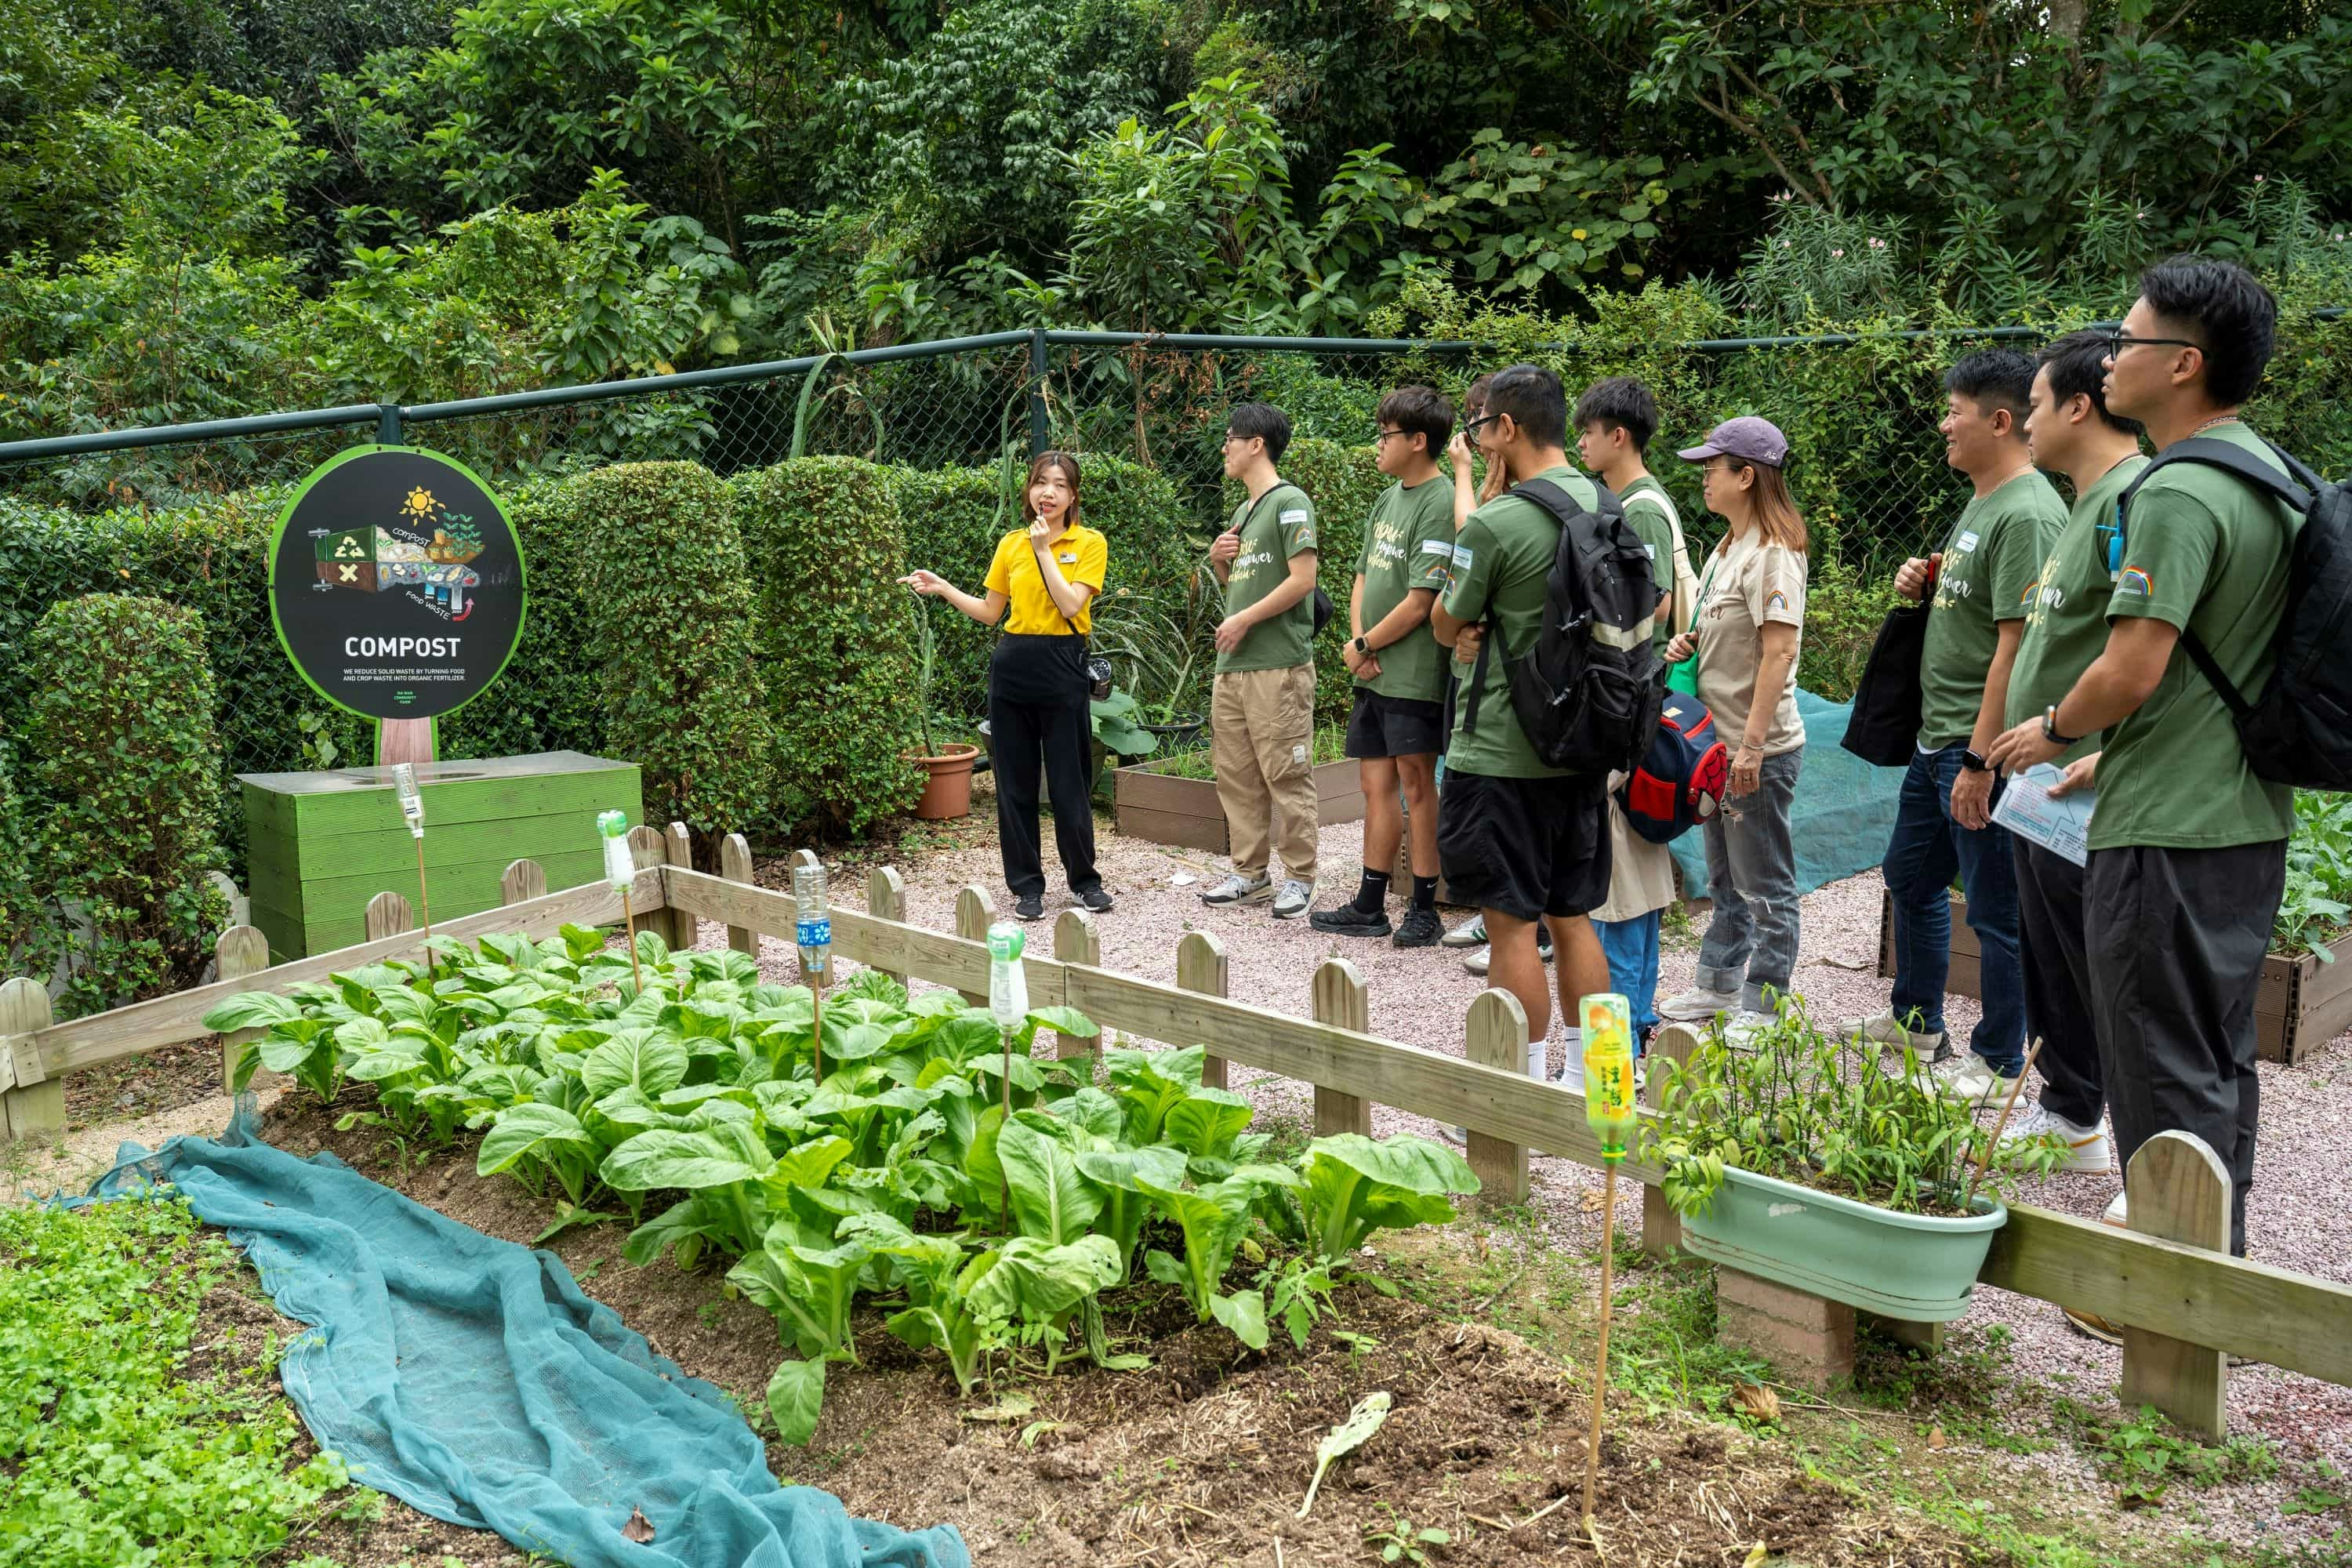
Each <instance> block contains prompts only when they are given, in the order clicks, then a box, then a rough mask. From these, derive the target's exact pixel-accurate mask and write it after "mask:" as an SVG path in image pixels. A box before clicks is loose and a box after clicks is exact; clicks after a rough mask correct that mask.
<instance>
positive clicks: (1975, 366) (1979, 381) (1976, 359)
mask: <svg viewBox="0 0 2352 1568" xmlns="http://www.w3.org/2000/svg"><path fill="white" fill-rule="evenodd" d="M1944 390H1945V391H1946V392H1953V393H1958V395H1960V396H1962V397H1966V398H1970V399H1972V400H1974V402H1975V403H1976V405H1977V406H1978V407H1979V408H1982V409H1984V410H1986V411H1987V412H1988V413H1989V412H1990V411H1991V410H1993V409H1995V408H2006V409H2008V410H2009V416H2010V419H2011V422H2012V423H2014V424H2015V426H2017V435H2018V438H2019V439H2020V440H2022V439H2024V437H2025V412H2026V408H2027V406H2028V405H2030V404H2031V402H2032V397H2033V362H2032V360H2030V359H2027V358H2026V357H2025V356H2024V355H2023V354H2021V353H2018V352H2017V351H2016V350H2015V349H1979V350H1978V351H1977V352H1976V353H1972V354H1964V355H1962V356H1961V357H1960V362H1959V363H1958V364H1955V365H1954V366H1952V368H1951V369H1949V370H1948V371H1946V372H1945V373H1944Z"/></svg>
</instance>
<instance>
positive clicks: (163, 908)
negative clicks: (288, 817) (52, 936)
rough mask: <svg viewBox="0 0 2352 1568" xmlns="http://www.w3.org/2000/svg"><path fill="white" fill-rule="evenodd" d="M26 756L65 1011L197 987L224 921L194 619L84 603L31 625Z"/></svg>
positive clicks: (208, 728)
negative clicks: (215, 873) (211, 879)
mask: <svg viewBox="0 0 2352 1568" xmlns="http://www.w3.org/2000/svg"><path fill="white" fill-rule="evenodd" d="M26 674H27V677H28V678H29V679H30V681H31V685H32V690H31V693H30V696H29V697H28V699H27V700H26V710H25V720H24V725H25V730H24V735H25V742H24V749H25V752H26V756H27V758H28V760H29V762H30V764H31V765H30V770H29V771H30V775H31V778H30V783H31V786H32V793H33V794H34V795H35V796H36V798H37V809H38V810H39V811H40V813H41V814H42V818H43V820H42V826H41V830H40V834H39V837H38V838H37V841H36V843H35V846H34V855H33V859H34V864H35V865H36V866H37V868H38V869H37V873H36V885H37V887H39V888H40V889H42V892H43V895H44V896H45V897H46V898H47V899H49V900H54V901H55V903H56V905H57V906H58V910H59V915H60V919H59V926H58V941H59V942H60V945H61V946H62V948H63V952H64V957H65V960H66V964H67V980H66V988H65V991H64V994H62V995H61V996H60V997H59V999H58V1006H59V1010H60V1011H61V1012H63V1013H65V1014H66V1015H68V1016H72V1015H76V1014H80V1013H89V1012H97V1011H100V1010H102V1009H104V1008H107V1007H111V1006H114V1005H118V1004H119V1003H122V1002H127V1001H131V1000H134V999H136V998H138V997H141V996H148V995H152V994H155V993H157V992H159V991H165V990H170V989H173V987H175V986H178V985H182V984H189V983H191V982H193V981H194V978H195V975H196V973H197V971H198V970H199V969H201V968H202V967H203V965H204V962H205V959H206V958H207V957H209V956H210V949H211V943H212V938H213V937H214V935H215V933H217V932H218V931H219V930H220V928H221V926H222V924H223V923H224V922H223V918H222V917H223V916H224V915H225V914H226V912H227V911H226V907H225V905H224V902H223V900H222V899H221V897H220V895H219V893H217V892H216V891H215V890H214V889H212V888H211V887H210V886H209V885H208V884H207V883H206V881H205V873H206V872H208V871H210V870H212V869H214V868H215V867H217V866H218V865H219V863H220V852H219V850H218V848H217V847H216V844H217V840H218V837H219V831H220V820H219V818H220V773H219V771H218V770H219V762H218V759H219V756H220V742H219V740H218V739H217V737H216V736H215V733H214V730H213V705H214V695H213V670H212V664H211V662H210V661H209V660H208V659H206V658H205V633H204V618H203V617H202V616H199V615H198V614H196V613H195V612H194V611H193V610H185V609H181V608H179V607H178V606H176V605H167V604H165V603H163V601H161V600H158V599H150V598H144V597H140V596H137V595H129V594H92V595H88V596H86V597H83V598H79V599H66V600H62V601H60V602H59V603H58V604H57V605H53V606H51V608H50V610H49V613H48V614H47V615H46V616H42V617H41V622H40V624H39V625H38V626H36V627H34V628H33V635H32V637H31V639H30V642H29V646H28V647H27V648H26Z"/></svg>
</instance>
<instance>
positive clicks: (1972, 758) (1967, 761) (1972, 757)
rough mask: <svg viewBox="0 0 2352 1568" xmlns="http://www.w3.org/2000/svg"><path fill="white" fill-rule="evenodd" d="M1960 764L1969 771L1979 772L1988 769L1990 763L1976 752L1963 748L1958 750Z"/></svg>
mask: <svg viewBox="0 0 2352 1568" xmlns="http://www.w3.org/2000/svg"><path fill="white" fill-rule="evenodd" d="M1960 766H1961V767H1962V768H1964V769H1966V770H1967V771H1968V772H1969V773H1983V772H1985V771H1987V770H1988V769H1990V767H1991V766H1992V764H1991V763H1988V762H1986V761H1985V760H1984V758H1982V757H1980V756H1979V755H1978V754H1977V753H1976V752H1972V751H1966V750H1963V751H1962V752H1960Z"/></svg>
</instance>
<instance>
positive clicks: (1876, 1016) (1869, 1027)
mask: <svg viewBox="0 0 2352 1568" xmlns="http://www.w3.org/2000/svg"><path fill="white" fill-rule="evenodd" d="M1846 1032H1847V1033H1848V1034H1850V1035H1860V1036H1861V1037H1863V1038H1864V1039H1865V1040H1868V1041H1870V1042H1871V1043H1872V1044H1873V1045H1875V1046H1882V1047H1885V1048H1886V1050H1888V1051H1889V1052H1891V1053H1893V1054H1895V1055H1896V1056H1900V1055H1901V1054H1902V1052H1903V1047H1906V1046H1908V1047H1911V1048H1912V1049H1913V1050H1915V1051H1916V1052H1918V1053H1919V1059H1920V1060H1921V1061H1923V1062H1932V1061H1940V1060H1941V1059H1942V1058H1944V1057H1945V1056H1946V1055H1947V1054H1948V1051H1949V1049H1950V1047H1948V1046H1946V1045H1945V1044H1944V1031H1943V1030H1941V1029H1934V1030H1927V1029H1910V1028H1906V1027H1905V1026H1904V1024H1903V1021H1902V1020H1901V1019H1899V1018H1897V1017H1896V1016H1895V1009H1893V1008H1892V1007H1883V1008H1881V1009H1879V1010H1878V1011H1877V1012H1875V1013H1873V1014H1872V1015H1871V1016H1869V1017H1867V1018H1856V1019H1854V1020H1853V1022H1852V1023H1850V1024H1848V1025H1847V1026H1846Z"/></svg>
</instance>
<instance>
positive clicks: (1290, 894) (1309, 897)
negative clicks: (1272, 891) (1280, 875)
mask: <svg viewBox="0 0 2352 1568" xmlns="http://www.w3.org/2000/svg"><path fill="white" fill-rule="evenodd" d="M1314 901H1315V884H1314V883H1312V882H1302V881H1300V880H1299V879H1297V878H1296V877H1290V878H1286V879H1284V881H1283V884H1282V891H1281V892H1279V893H1276V895H1275V897H1274V918H1275V919H1276V920H1278V921H1286V920H1295V919H1297V917H1298V916H1300V915H1303V914H1305V913H1306V912H1307V905H1309V904H1311V903H1313V902H1314Z"/></svg>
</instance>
